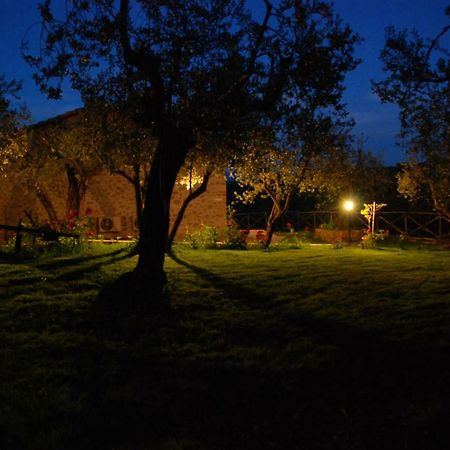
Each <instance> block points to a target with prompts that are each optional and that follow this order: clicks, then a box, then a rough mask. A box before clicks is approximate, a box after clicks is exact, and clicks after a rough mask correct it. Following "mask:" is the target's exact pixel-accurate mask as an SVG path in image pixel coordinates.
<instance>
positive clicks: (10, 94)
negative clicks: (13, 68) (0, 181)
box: [0, 75, 28, 175]
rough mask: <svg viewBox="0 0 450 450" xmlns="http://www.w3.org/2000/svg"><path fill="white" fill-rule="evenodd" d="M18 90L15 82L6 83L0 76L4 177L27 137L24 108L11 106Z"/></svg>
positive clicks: (0, 172) (0, 156)
mask: <svg viewBox="0 0 450 450" xmlns="http://www.w3.org/2000/svg"><path fill="white" fill-rule="evenodd" d="M20 88H21V85H20V83H18V82H17V81H15V80H12V81H8V80H7V79H6V78H5V77H4V76H3V75H0V175H5V172H6V171H7V169H8V168H9V166H10V165H11V164H12V163H14V162H15V161H16V160H17V159H18V158H20V157H21V156H22V154H23V151H24V148H25V147H26V142H27V136H26V133H25V132H24V130H23V125H24V123H26V121H27V120H28V114H27V112H26V110H25V108H24V107H22V108H16V107H15V106H14V105H13V100H17V98H18V92H19V91H20Z"/></svg>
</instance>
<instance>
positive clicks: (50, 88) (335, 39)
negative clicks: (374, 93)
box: [27, 0, 357, 306]
mask: <svg viewBox="0 0 450 450" xmlns="http://www.w3.org/2000/svg"><path fill="white" fill-rule="evenodd" d="M263 4H264V5H265V9H266V10H265V14H264V17H263V19H262V21H261V22H260V23H257V22H255V20H253V19H252V17H251V14H250V13H249V12H248V11H247V9H246V7H245V2H244V0H224V1H217V2H205V1H203V0H185V1H183V2H180V1H179V0H168V1H166V2H160V1H157V0H136V1H135V2H132V3H131V2H130V1H129V0H120V1H117V2H115V1H112V0H94V1H92V2H87V1H84V0H73V1H72V2H70V3H69V4H68V8H67V13H66V16H65V17H63V18H62V20H58V18H56V17H55V15H54V11H53V10H54V8H53V7H52V2H51V0H46V1H42V2H41V3H40V6H39V7H40V11H41V16H42V20H43V27H42V29H41V31H42V34H40V36H41V37H42V41H41V42H40V43H38V44H37V45H35V47H34V48H35V49H36V52H34V53H33V52H32V51H28V52H27V60H28V62H29V63H30V64H32V65H33V66H34V67H36V69H37V70H36V74H35V78H36V81H37V82H38V84H39V85H40V86H41V88H42V90H43V91H44V92H46V93H47V94H48V95H50V96H51V97H59V96H60V93H61V83H62V81H63V80H64V79H66V78H68V79H69V80H70V81H71V82H72V85H73V87H74V88H75V89H78V90H80V91H81V92H82V94H83V96H84V97H97V98H98V97H101V98H103V99H105V100H106V101H120V100H124V99H125V100H126V101H127V102H128V104H134V106H135V120H136V121H137V122H139V123H141V124H142V125H143V126H146V127H147V128H148V129H149V130H151V132H152V133H153V135H154V136H155V138H156V139H157V146H156V149H155V153H154V156H153V159H152V165H151V169H150V173H149V178H148V186H147V193H146V198H145V205H144V210H143V215H142V227H141V230H140V242H139V259H138V264H137V267H136V269H135V270H134V272H133V273H132V274H128V275H126V276H124V278H123V279H122V280H121V282H120V284H122V283H128V284H129V285H130V286H129V288H128V289H127V293H128V295H131V296H133V297H135V298H146V299H147V300H150V301H151V303H152V304H154V305H155V306H156V305H158V304H159V303H160V300H161V293H162V289H163V286H164V284H165V273H164V271H163V264H164V253H165V250H166V244H167V236H168V232H169V211H170V198H171V194H172V190H173V187H174V184H175V181H176V179H177V175H178V172H179V170H180V169H181V167H182V166H183V163H184V161H185V158H186V155H187V154H188V152H189V150H191V149H192V148H194V147H195V145H196V143H197V140H198V137H199V136H200V137H202V136H206V135H207V134H210V135H214V134H215V133H224V134H226V133H229V134H231V135H233V136H234V137H235V138H236V139H237V138H238V137H239V138H241V139H245V134H246V130H248V129H249V128H251V126H252V125H254V124H255V122H256V123H260V124H262V123H264V122H266V123H267V122H269V121H270V120H272V117H273V115H274V114H278V115H281V114H282V115H284V116H285V120H289V118H288V117H289V113H290V112H291V111H293V110H294V111H295V109H296V107H297V104H298V102H301V101H302V99H303V98H304V96H305V94H307V93H308V91H309V90H310V89H312V88H314V87H316V86H319V85H322V86H323V89H322V90H321V95H319V96H318V97H317V98H316V102H317V103H319V104H320V103H321V102H323V101H324V99H327V100H326V101H325V103H326V104H328V98H329V97H332V96H335V97H336V99H337V100H338V99H339V98H340V94H341V91H342V82H343V79H344V77H345V74H346V72H347V71H348V70H351V69H352V68H353V67H354V66H355V64H356V61H355V59H354V58H353V56H352V55H353V47H354V44H355V43H356V42H357V37H356V36H355V35H354V34H353V33H352V31H351V29H350V28H349V27H347V26H344V25H343V24H342V22H341V20H340V19H339V18H337V17H336V16H335V15H334V14H333V10H332V7H331V5H329V4H328V3H326V2H324V1H317V0H299V1H294V0H285V1H282V2H280V3H279V4H278V5H277V6H274V5H272V4H271V3H270V1H269V0H263ZM131 5H132V7H131ZM29 48H30V46H29ZM123 93H125V94H126V95H125V97H124V98H122V97H123Z"/></svg>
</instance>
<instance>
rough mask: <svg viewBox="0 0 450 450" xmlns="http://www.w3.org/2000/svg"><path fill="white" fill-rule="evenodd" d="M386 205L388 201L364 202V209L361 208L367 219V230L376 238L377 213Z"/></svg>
mask: <svg viewBox="0 0 450 450" xmlns="http://www.w3.org/2000/svg"><path fill="white" fill-rule="evenodd" d="M385 206H386V203H376V202H373V203H364V209H362V210H361V214H362V215H363V216H364V217H365V218H366V220H367V232H368V234H370V235H371V236H372V238H375V225H376V221H375V220H376V214H377V212H378V211H380V209H381V208H384V207H385Z"/></svg>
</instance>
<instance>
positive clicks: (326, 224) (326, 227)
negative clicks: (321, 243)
mask: <svg viewBox="0 0 450 450" xmlns="http://www.w3.org/2000/svg"><path fill="white" fill-rule="evenodd" d="M320 228H322V230H336V229H337V223H336V221H335V220H334V218H333V217H332V218H331V219H330V220H329V221H328V222H324V223H323V224H321V225H320Z"/></svg>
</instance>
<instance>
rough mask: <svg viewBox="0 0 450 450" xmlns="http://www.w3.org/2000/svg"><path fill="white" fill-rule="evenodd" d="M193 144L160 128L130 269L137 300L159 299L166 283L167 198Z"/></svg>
mask: <svg viewBox="0 0 450 450" xmlns="http://www.w3.org/2000/svg"><path fill="white" fill-rule="evenodd" d="M193 145H194V139H193V137H192V136H191V135H183V133H182V132H181V131H180V130H179V129H177V128H176V127H175V126H170V125H169V126H168V125H166V126H165V127H163V129H162V131H161V136H160V140H159V143H158V146H157V148H156V151H155V155H154V159H153V163H152V167H151V169H150V174H149V179H148V186H147V193H146V196H145V204H144V209H143V211H142V227H141V229H140V233H139V259H138V263H137V266H136V268H135V270H134V273H133V279H134V280H133V281H134V290H133V295H134V296H135V297H136V300H138V301H139V300H146V301H148V302H150V304H152V305H154V306H157V305H158V304H160V303H161V300H162V293H163V288H164V285H165V283H166V274H165V272H164V256H165V250H166V244H167V237H168V232H169V220H170V198H171V196H172V191H173V187H174V185H175V181H176V178H177V175H178V172H179V170H180V169H181V167H182V165H183V163H184V160H185V158H186V155H187V153H188V151H189V149H190V148H192V146H193Z"/></svg>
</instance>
